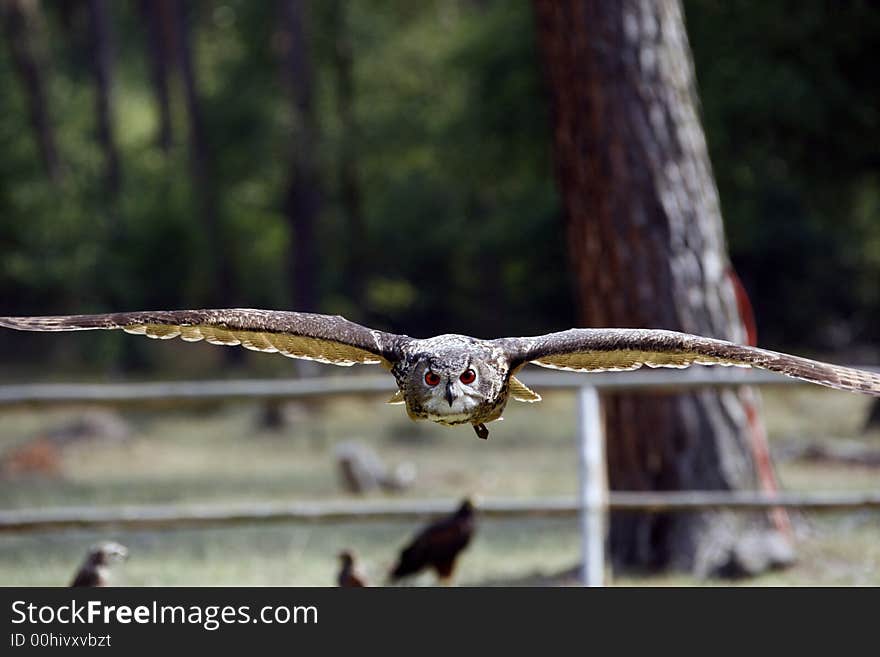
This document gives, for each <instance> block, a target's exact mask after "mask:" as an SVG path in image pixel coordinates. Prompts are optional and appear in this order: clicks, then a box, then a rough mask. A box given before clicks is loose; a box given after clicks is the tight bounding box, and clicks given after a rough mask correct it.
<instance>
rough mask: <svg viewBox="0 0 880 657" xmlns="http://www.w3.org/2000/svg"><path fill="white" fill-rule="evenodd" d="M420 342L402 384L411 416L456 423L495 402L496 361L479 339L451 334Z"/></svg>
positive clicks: (497, 377) (466, 420) (496, 389)
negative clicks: (419, 347)
mask: <svg viewBox="0 0 880 657" xmlns="http://www.w3.org/2000/svg"><path fill="white" fill-rule="evenodd" d="M420 342H423V343H424V344H422V345H420V346H421V347H422V349H420V350H419V351H418V352H417V353H415V354H413V358H412V360H411V362H410V366H409V368H408V371H407V372H406V381H405V385H403V386H401V389H402V390H403V394H404V399H405V401H406V404H407V410H408V411H409V412H410V414H411V415H416V416H418V417H425V418H427V419H430V420H434V421H436V422H441V423H444V424H458V423H463V422H469V421H472V420H473V419H474V416H475V414H478V413H480V412H485V408H486V405H487V404H493V403H494V402H495V397H497V395H498V390H499V386H498V385H497V382H498V380H499V373H498V371H497V369H498V368H497V363H494V362H493V360H492V358H491V356H492V354H491V353H489V352H488V351H487V350H486V349H485V348H484V347H482V345H480V344H479V342H477V341H476V340H474V339H473V338H466V337H464V336H452V335H441V336H438V337H436V338H431V339H430V340H424V341H420ZM493 365H494V366H493Z"/></svg>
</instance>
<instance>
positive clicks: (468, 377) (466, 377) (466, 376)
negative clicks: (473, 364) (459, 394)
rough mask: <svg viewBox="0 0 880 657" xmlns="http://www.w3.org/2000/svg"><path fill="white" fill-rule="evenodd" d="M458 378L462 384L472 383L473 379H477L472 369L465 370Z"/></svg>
mask: <svg viewBox="0 0 880 657" xmlns="http://www.w3.org/2000/svg"><path fill="white" fill-rule="evenodd" d="M458 378H459V380H460V381H461V382H462V383H473V382H474V379H476V378H477V373H476V372H474V371H473V370H472V369H466V370H465V371H464V372H462V373H461V376H460V377H458Z"/></svg>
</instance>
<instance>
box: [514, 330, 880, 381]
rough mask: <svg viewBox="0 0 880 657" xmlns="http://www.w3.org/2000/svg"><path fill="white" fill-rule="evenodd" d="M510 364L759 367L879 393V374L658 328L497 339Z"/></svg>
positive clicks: (604, 367)
mask: <svg viewBox="0 0 880 657" xmlns="http://www.w3.org/2000/svg"><path fill="white" fill-rule="evenodd" d="M499 342H501V343H503V345H504V347H505V348H506V349H507V350H509V351H510V352H511V353H512V354H513V362H514V367H516V366H517V365H519V364H523V363H526V362H532V363H534V364H535V365H540V366H541V367H549V368H553V369H560V370H574V371H587V372H601V371H609V370H612V371H613V370H634V369H637V368H639V367H642V366H645V365H646V366H648V367H679V368H681V367H688V366H690V365H692V364H699V365H733V366H738V367H757V368H761V369H765V370H770V371H772V372H778V373H780V374H784V375H786V376H790V377H793V378H796V379H802V380H804V381H809V382H811V383H818V384H819V385H823V386H828V387H831V388H837V389H839V390H850V391H854V392H861V393H865V394H868V395H874V396H875V397H878V396H880V374H876V373H874V372H868V371H865V370H858V369H854V368H851V367H842V366H840V365H832V364H830V363H822V362H819V361H815V360H810V359H807V358H801V357H799V356H791V355H789V354H783V353H779V352H775V351H768V350H766V349H759V348H757V347H746V346H743V345H738V344H734V343H732V342H726V341H724V340H715V339H712V338H704V337H700V336H697V335H689V334H687V333H678V332H675V331H664V330H659V329H610V328H609V329H571V330H568V331H562V332H560V333H550V334H548V335H543V336H537V337H532V338H505V339H503V340H501V341H499Z"/></svg>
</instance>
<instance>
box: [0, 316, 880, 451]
mask: <svg viewBox="0 0 880 657" xmlns="http://www.w3.org/2000/svg"><path fill="white" fill-rule="evenodd" d="M0 326H5V327H7V328H13V329H19V330H26V331H75V330H90V329H121V330H124V331H126V332H128V333H134V334H138V335H146V336H147V337H151V338H157V339H168V338H175V337H180V338H181V339H183V340H186V341H190V342H195V341H198V340H206V341H207V342H210V343H212V344H222V345H241V346H243V347H245V348H246V349H252V350H255V351H265V352H274V353H280V354H283V355H285V356H289V357H291V358H304V359H308V360H316V361H319V362H322V363H331V364H334V365H345V366H348V365H354V364H356V363H362V364H370V363H373V364H379V365H382V366H383V367H384V368H386V369H388V370H390V371H391V373H392V374H393V375H394V378H395V380H396V381H397V385H398V388H399V391H400V392H399V394H396V395H395V396H394V397H393V398H392V399H391V400H390V401H391V403H398V402H403V403H405V404H406V409H407V413H408V414H409V416H410V417H411V418H413V419H414V420H422V419H426V420H430V421H432V422H437V423H439V424H444V425H457V424H465V423H469V424H472V425H473V426H474V429H475V431H476V432H477V435H478V436H479V437H480V438H486V437H488V433H489V432H488V430H487V429H486V427H485V424H486V423H487V422H492V421H493V420H497V419H499V418H500V417H501V413H502V412H503V411H504V408H505V406H506V405H507V401H508V399H509V398H510V397H513V398H514V399H517V400H520V401H527V402H531V401H539V400H540V396H539V395H537V394H536V393H534V392H532V391H531V390H529V389H528V388H527V387H525V386H524V385H523V384H522V383H521V382H520V381H518V380H517V379H516V377H515V376H513V375H514V374H515V373H516V372H517V371H518V370H519V369H520V368H521V367H523V366H524V365H526V364H527V363H533V364H535V365H539V366H541V367H549V368H554V369H563V370H573V371H578V372H601V371H608V370H633V369H636V368H639V367H642V366H648V367H688V366H689V365H692V364H699V365H733V366H739V367H757V368H761V369H766V370H770V371H773V372H778V373H780V374H784V375H786V376H791V377H794V378H798V379H803V380H805V381H809V382H811V383H817V384H819V385H823V386H828V387H831V388H837V389H839V390H848V391H853V392H861V393H864V394H868V395H873V396H880V374H876V373H873V372H868V371H864V370H858V369H853V368H849V367H841V366H839V365H831V364H829V363H822V362H819V361H814V360H809V359H806V358H800V357H798V356H791V355H789V354H783V353H778V352H774V351H768V350H766V349H759V348H757V347H747V346H742V345H738V344H733V343H731V342H726V341H724V340H715V339H712V338H705V337H701V336H697V335H689V334H686V333H677V332H675V331H665V330H660V329H615V328H601V329H570V330H568V331H561V332H558V333H549V334H547V335H541V336H534V337H524V338H499V339H496V340H480V339H477V338H472V337H469V336H465V335H438V336H436V337H432V338H426V339H416V338H411V337H409V336H406V335H397V334H393V333H386V332H383V331H377V330H374V329H370V328H367V327H365V326H361V325H359V324H355V323H354V322H350V321H348V320H346V319H344V318H343V317H339V316H329V315H316V314H310V313H297V312H286V311H274V310H254V309H249V308H232V309H224V310H176V311H145V312H133V313H113V314H106V315H63V316H54V317H0ZM428 372H430V373H431V379H432V381H433V380H434V378H435V377H436V383H433V384H428V382H427V381H426V378H425V377H426V374H427V373H428ZM469 373H472V374H473V379H472V380H470V374H469ZM465 379H468V381H467V382H466V380H465Z"/></svg>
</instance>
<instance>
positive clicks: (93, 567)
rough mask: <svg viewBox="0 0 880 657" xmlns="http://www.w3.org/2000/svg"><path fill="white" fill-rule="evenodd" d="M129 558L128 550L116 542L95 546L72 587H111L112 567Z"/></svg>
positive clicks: (78, 572)
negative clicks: (110, 571) (110, 575)
mask: <svg viewBox="0 0 880 657" xmlns="http://www.w3.org/2000/svg"><path fill="white" fill-rule="evenodd" d="M126 557H128V549H127V548H126V547H125V546H124V545H120V544H119V543H116V542H115V541H104V542H102V543H98V544H96V545H93V546H92V547H91V548H90V549H89V552H88V554H86V558H85V561H83V563H82V565H81V566H80V567H79V570H78V571H77V573H76V576H75V577H74V578H73V582H71V584H70V585H71V586H109V584H110V580H109V570H110V566H111V565H112V564H114V563H116V562H117V561H122V560H123V559H125V558H126Z"/></svg>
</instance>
